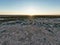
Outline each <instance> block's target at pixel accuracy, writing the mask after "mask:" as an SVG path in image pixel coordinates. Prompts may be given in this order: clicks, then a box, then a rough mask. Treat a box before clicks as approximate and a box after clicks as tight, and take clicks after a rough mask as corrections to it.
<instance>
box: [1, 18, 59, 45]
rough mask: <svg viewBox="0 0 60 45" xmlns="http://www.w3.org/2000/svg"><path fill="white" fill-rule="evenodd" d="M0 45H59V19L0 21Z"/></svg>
mask: <svg viewBox="0 0 60 45" xmlns="http://www.w3.org/2000/svg"><path fill="white" fill-rule="evenodd" d="M0 45H60V18H41V17H40V18H34V19H33V18H32V17H31V18H21V19H16V20H11V21H9V20H8V21H3V22H2V21H0Z"/></svg>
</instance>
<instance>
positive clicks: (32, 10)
mask: <svg viewBox="0 0 60 45" xmlns="http://www.w3.org/2000/svg"><path fill="white" fill-rule="evenodd" d="M36 12H37V10H36V8H34V7H27V8H26V9H25V13H26V14H28V15H31V16H32V15H35V14H36Z"/></svg>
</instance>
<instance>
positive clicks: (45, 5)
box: [0, 0, 60, 14]
mask: <svg viewBox="0 0 60 45" xmlns="http://www.w3.org/2000/svg"><path fill="white" fill-rule="evenodd" d="M29 7H31V8H33V9H34V10H35V13H36V14H60V0H0V13H1V12H2V13H10V12H11V13H12V12H13V13H15V12H16V13H17V14H18V13H19V14H27V13H29V12H27V9H30V8H29ZM29 11H31V12H32V10H29ZM33 13H34V12H33ZM29 14H30V13H29Z"/></svg>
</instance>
